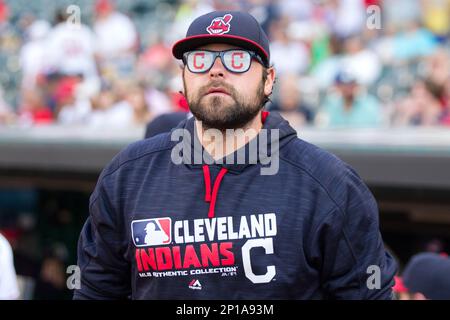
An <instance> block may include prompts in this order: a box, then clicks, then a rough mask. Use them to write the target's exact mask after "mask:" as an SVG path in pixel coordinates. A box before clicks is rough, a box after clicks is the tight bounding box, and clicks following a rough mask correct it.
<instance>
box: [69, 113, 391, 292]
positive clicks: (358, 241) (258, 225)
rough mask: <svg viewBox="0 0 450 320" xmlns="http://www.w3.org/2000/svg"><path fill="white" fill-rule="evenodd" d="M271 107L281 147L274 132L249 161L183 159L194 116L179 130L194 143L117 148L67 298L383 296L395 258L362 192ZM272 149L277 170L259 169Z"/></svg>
mask: <svg viewBox="0 0 450 320" xmlns="http://www.w3.org/2000/svg"><path fill="white" fill-rule="evenodd" d="M267 115H268V114H267V113H265V114H264V117H263V118H264V125H263V128H264V129H269V130H270V129H278V130H279V148H278V150H279V151H276V152H272V153H271V152H270V150H271V146H270V144H271V143H273V141H274V140H273V139H271V138H270V139H269V142H267V144H268V145H267V146H265V147H267V151H268V152H267V155H266V156H264V154H265V153H262V152H260V156H258V157H257V161H253V162H251V161H246V162H245V163H244V164H226V163H225V164H218V163H213V164H210V165H208V164H205V163H198V164H191V163H189V162H190V161H187V160H186V159H193V158H194V155H197V154H198V153H199V152H203V151H204V149H203V148H202V147H200V148H198V147H196V146H198V145H199V144H198V143H197V144H196V143H194V142H198V137H197V136H196V135H195V129H194V128H195V126H194V118H191V119H189V120H185V121H183V122H181V123H180V125H179V126H178V128H180V129H181V128H184V129H185V130H186V131H185V132H186V133H188V134H191V135H192V137H194V138H193V139H187V138H185V139H181V141H182V142H180V140H176V141H172V139H171V134H170V133H165V134H160V135H158V136H156V137H153V138H150V139H146V140H142V141H139V142H136V143H133V144H131V145H130V146H128V147H127V148H125V150H123V151H122V152H120V153H119V154H118V155H117V156H116V157H115V158H114V159H113V160H112V161H111V163H110V164H109V165H108V166H107V167H106V168H105V169H104V170H103V172H102V174H101V175H100V178H99V180H98V183H97V185H96V188H95V190H94V192H93V193H92V196H91V198H90V215H89V217H88V219H87V221H86V223H85V225H84V227H83V230H82V232H81V235H80V240H79V244H78V265H79V266H80V268H81V289H79V290H76V291H75V294H74V298H75V299H126V298H131V299H391V297H392V290H391V287H392V285H393V277H394V274H395V273H396V271H397V266H396V263H395V261H394V260H393V258H392V257H391V256H390V255H389V253H387V252H386V251H385V248H384V245H383V240H382V237H381V234H380V231H379V223H378V209H377V205H376V202H375V200H374V198H373V196H372V194H371V193H370V191H369V190H368V188H367V187H366V186H365V184H364V183H363V182H362V180H361V179H360V177H359V176H358V175H357V174H356V172H355V171H354V170H353V169H352V168H350V167H349V166H348V165H347V164H345V163H344V162H342V161H341V160H339V159H338V158H337V157H335V156H334V155H332V154H330V153H328V152H326V151H324V150H322V149H320V148H318V147H316V146H314V145H311V144H309V143H307V142H305V141H303V140H301V139H299V138H298V137H297V133H296V131H295V130H294V129H293V128H292V127H291V126H289V124H288V122H287V121H285V120H284V119H283V118H282V117H281V116H280V115H279V114H277V113H270V115H268V116H267ZM180 146H184V147H186V146H188V147H189V148H185V149H179V147H180ZM248 146H249V144H247V145H246V146H245V147H243V148H244V150H245V153H246V156H247V155H248V152H249V150H247V149H248ZM258 148H261V145H259V146H258ZM241 150H242V149H241ZM175 151H176V152H179V154H180V155H182V156H183V157H185V158H184V159H185V161H182V163H179V164H176V163H174V161H172V158H173V157H171V155H172V153H173V152H175ZM270 156H272V159H273V157H275V156H277V157H278V158H279V165H278V172H277V173H276V174H274V175H262V174H261V169H262V168H263V167H267V166H268V165H267V161H266V160H267V158H268V157H270ZM246 159H247V158H246ZM191 162H192V161H191ZM205 162H207V161H205ZM208 163H209V162H208Z"/></svg>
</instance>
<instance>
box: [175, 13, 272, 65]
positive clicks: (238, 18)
mask: <svg viewBox="0 0 450 320" xmlns="http://www.w3.org/2000/svg"><path fill="white" fill-rule="evenodd" d="M210 43H227V44H231V45H235V46H237V47H241V48H244V49H248V50H252V51H254V52H255V53H256V54H258V55H259V56H260V57H261V58H262V60H263V61H264V64H265V66H266V67H268V66H269V64H270V49H269V39H268V38H267V35H266V33H265V32H264V30H263V29H262V28H261V26H260V24H259V23H258V21H256V19H255V18H254V17H253V16H252V15H251V14H249V13H247V12H241V11H213V12H210V13H207V14H204V15H202V16H200V17H198V18H196V19H195V20H194V21H193V22H192V23H191V25H190V26H189V28H188V31H187V32H186V37H185V38H184V39H181V40H179V41H178V42H176V43H175V44H174V45H173V47H172V53H173V55H174V57H175V58H177V59H182V57H183V54H184V53H185V52H187V51H190V50H193V49H195V48H198V47H200V46H202V45H206V44H210Z"/></svg>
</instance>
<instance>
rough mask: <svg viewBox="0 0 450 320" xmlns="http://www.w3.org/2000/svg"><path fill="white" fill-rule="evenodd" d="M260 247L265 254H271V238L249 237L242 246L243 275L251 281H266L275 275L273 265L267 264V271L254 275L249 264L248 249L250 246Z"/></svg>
mask: <svg viewBox="0 0 450 320" xmlns="http://www.w3.org/2000/svg"><path fill="white" fill-rule="evenodd" d="M256 247H262V248H264V249H265V251H266V254H273V238H264V239H251V240H247V242H246V243H245V244H244V245H243V246H242V262H243V264H244V271H245V276H246V277H247V278H248V279H249V280H250V281H251V282H253V283H268V282H270V281H271V280H272V279H273V277H275V274H276V271H275V266H267V272H266V273H265V274H262V275H256V274H255V273H254V272H253V270H252V266H251V259H250V250H251V249H252V248H256Z"/></svg>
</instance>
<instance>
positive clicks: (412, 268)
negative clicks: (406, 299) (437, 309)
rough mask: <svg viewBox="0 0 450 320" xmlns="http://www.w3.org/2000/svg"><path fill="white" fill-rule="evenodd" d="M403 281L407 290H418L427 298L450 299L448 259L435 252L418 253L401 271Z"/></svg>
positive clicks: (449, 263)
mask: <svg viewBox="0 0 450 320" xmlns="http://www.w3.org/2000/svg"><path fill="white" fill-rule="evenodd" d="M402 278H403V283H404V285H405V286H406V287H407V288H408V291H409V292H420V293H422V294H423V295H424V296H425V297H426V298H427V299H431V300H448V299H450V259H449V258H448V257H443V256H441V255H439V254H436V253H429V252H426V253H419V254H416V255H415V256H413V257H412V258H411V260H410V261H409V262H408V264H407V265H406V266H405V270H404V271H403V276H402Z"/></svg>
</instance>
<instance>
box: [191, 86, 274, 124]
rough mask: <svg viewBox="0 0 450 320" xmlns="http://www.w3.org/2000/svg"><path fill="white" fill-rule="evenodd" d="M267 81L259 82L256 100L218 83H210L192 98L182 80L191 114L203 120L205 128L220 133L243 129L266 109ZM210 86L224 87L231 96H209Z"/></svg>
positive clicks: (254, 97)
mask: <svg viewBox="0 0 450 320" xmlns="http://www.w3.org/2000/svg"><path fill="white" fill-rule="evenodd" d="M263 80H264V79H263ZM264 82H265V81H261V82H260V84H259V86H258V89H257V90H256V93H255V95H254V96H253V97H251V96H249V97H245V96H243V95H241V94H239V92H237V91H236V89H234V88H233V87H232V86H230V85H228V84H226V83H223V82H222V81H217V80H213V81H211V82H210V83H209V84H208V85H205V86H203V87H201V88H200V89H199V90H198V91H197V92H196V93H194V94H192V95H190V94H189V92H188V90H187V88H186V83H185V80H184V77H183V86H184V92H185V93H186V99H187V102H188V105H189V109H190V111H191V112H192V114H193V115H194V116H195V118H196V119H197V120H200V121H202V125H203V127H204V128H205V129H210V128H214V129H218V130H220V131H225V130H226V129H239V128H244V127H245V126H246V124H248V123H249V122H250V121H251V120H253V119H254V118H255V117H256V116H257V115H258V113H259V112H260V111H261V110H262V109H263V108H264V102H265V100H266V96H265V94H264ZM211 87H222V88H224V89H225V90H226V91H227V92H228V94H229V95H228V96H222V95H220V96H218V95H207V92H208V90H209V89H210V88H211Z"/></svg>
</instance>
